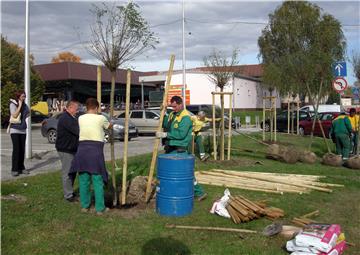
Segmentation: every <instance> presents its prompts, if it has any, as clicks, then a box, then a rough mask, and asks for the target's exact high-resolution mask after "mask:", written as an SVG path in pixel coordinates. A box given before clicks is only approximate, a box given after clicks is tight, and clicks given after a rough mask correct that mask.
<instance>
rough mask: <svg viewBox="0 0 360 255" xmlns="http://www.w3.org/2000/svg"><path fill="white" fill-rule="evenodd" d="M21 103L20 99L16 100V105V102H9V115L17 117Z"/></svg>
mask: <svg viewBox="0 0 360 255" xmlns="http://www.w3.org/2000/svg"><path fill="white" fill-rule="evenodd" d="M22 104H23V101H22V100H19V101H18V105H17V106H16V104H14V103H10V112H11V116H13V117H14V118H17V117H18V116H19V114H20V111H21V106H22Z"/></svg>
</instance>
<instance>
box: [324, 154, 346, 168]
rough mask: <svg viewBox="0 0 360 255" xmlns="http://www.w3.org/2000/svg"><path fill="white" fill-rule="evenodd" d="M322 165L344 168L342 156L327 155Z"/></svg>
mask: <svg viewBox="0 0 360 255" xmlns="http://www.w3.org/2000/svg"><path fill="white" fill-rule="evenodd" d="M322 163H323V164H324V165H328V166H342V164H343V161H342V157H341V155H336V154H334V153H326V154H325V155H324V156H323V158H322Z"/></svg>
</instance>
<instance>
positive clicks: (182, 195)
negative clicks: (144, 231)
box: [156, 153, 195, 217]
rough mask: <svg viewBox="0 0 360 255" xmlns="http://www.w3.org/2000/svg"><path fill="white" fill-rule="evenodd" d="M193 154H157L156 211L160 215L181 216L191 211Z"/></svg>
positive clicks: (192, 201)
mask: <svg viewBox="0 0 360 255" xmlns="http://www.w3.org/2000/svg"><path fill="white" fill-rule="evenodd" d="M194 164H195V158H194V156H192V155H190V154H186V153H182V154H162V155H159V156H158V163H157V179H158V181H159V184H158V186H157V187H156V211H157V213H159V214H160V215H164V216H175V217H181V216H185V215H188V214H190V213H191V212H192V209H193V204H194Z"/></svg>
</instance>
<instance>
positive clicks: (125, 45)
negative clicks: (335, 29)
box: [87, 2, 157, 204]
mask: <svg viewBox="0 0 360 255" xmlns="http://www.w3.org/2000/svg"><path fill="white" fill-rule="evenodd" d="M91 12H92V13H93V15H94V16H95V22H94V23H93V24H92V25H91V26H90V30H91V36H90V42H89V44H88V46H87V50H88V51H89V53H90V54H91V55H92V56H94V57H95V58H97V59H98V60H100V61H101V62H102V63H103V64H104V65H105V66H106V67H107V68H108V69H109V71H110V72H111V92H110V116H111V118H113V115H114V95H115V79H116V70H117V69H118V68H119V67H121V66H122V65H124V64H125V63H127V62H129V61H131V60H133V59H134V58H135V57H137V56H139V55H140V54H142V53H143V52H145V51H146V50H149V49H152V48H154V45H155V44H156V43H157V39H156V37H155V36H154V33H153V32H151V30H150V27H149V25H148V23H147V22H146V20H145V19H144V18H143V17H142V15H141V13H140V11H139V6H138V5H136V4H135V3H133V2H129V3H128V4H125V5H122V6H116V5H115V4H105V3H103V4H102V5H94V6H93V8H92V9H91ZM110 142H111V166H112V184H113V188H114V192H115V193H114V204H116V203H117V195H116V180H115V154H114V139H113V134H112V132H111V134H110Z"/></svg>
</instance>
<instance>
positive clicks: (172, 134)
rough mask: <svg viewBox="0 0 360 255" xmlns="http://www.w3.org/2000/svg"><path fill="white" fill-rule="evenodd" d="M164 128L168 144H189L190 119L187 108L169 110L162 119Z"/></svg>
mask: <svg viewBox="0 0 360 255" xmlns="http://www.w3.org/2000/svg"><path fill="white" fill-rule="evenodd" d="M164 128H165V130H164V131H165V132H167V137H166V139H167V140H168V142H169V145H170V146H181V147H188V146H189V144H190V142H191V139H192V135H191V134H192V121H191V118H190V114H189V113H188V111H187V110H182V111H181V112H178V113H175V112H171V113H170V114H169V116H166V117H165V119H164Z"/></svg>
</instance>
